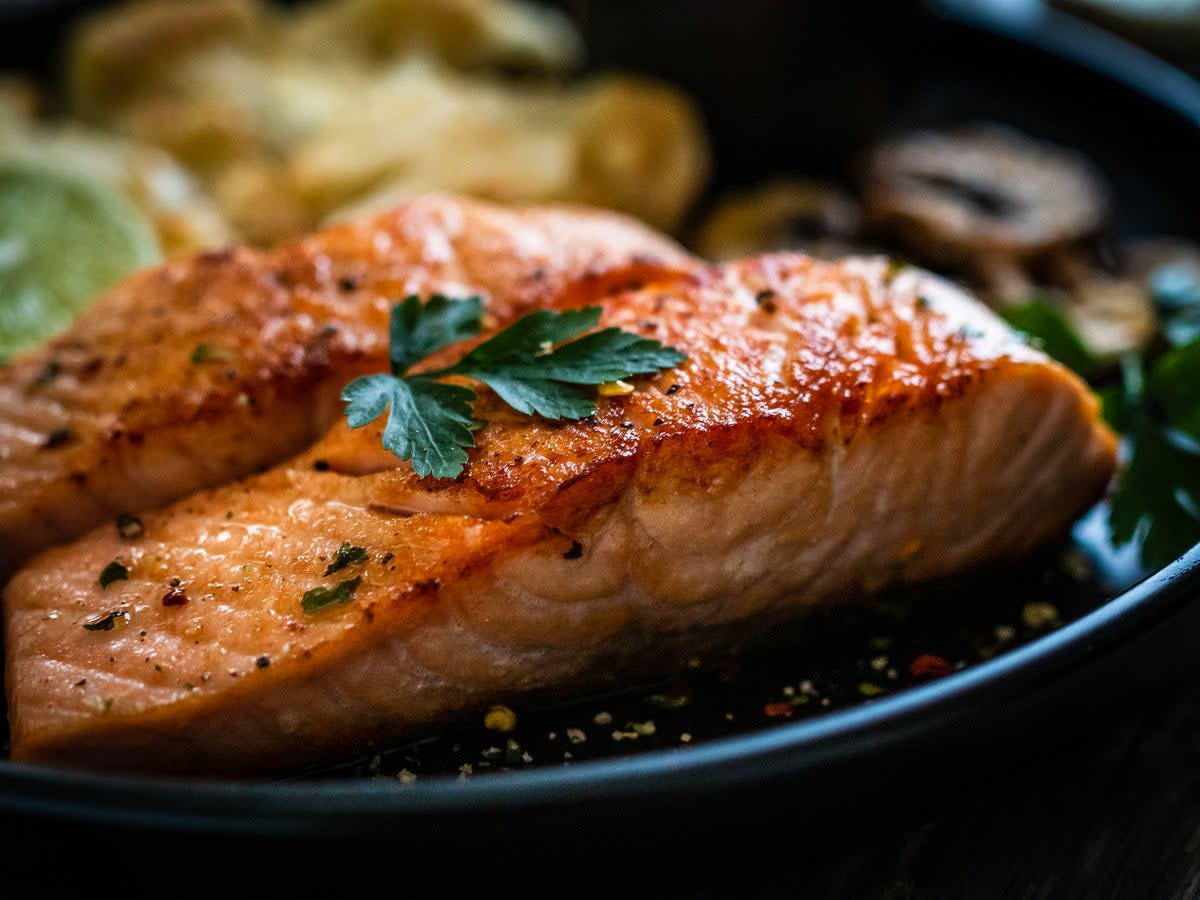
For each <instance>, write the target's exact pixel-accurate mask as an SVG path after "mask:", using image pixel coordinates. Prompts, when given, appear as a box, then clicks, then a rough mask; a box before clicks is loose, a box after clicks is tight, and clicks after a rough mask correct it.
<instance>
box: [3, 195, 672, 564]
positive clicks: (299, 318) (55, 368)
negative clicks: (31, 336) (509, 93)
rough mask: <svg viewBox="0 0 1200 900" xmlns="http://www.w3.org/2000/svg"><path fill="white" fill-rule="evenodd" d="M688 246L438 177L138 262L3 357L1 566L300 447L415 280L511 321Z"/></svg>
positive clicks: (325, 419)
mask: <svg viewBox="0 0 1200 900" xmlns="http://www.w3.org/2000/svg"><path fill="white" fill-rule="evenodd" d="M684 260H686V257H685V255H684V254H683V253H682V251H681V250H679V249H678V247H676V245H674V244H673V243H672V242H670V241H669V240H667V239H666V238H664V237H661V236H659V235H657V234H655V233H654V232H652V231H650V230H649V229H647V228H645V227H644V226H642V225H640V224H636V223H634V222H632V221H630V220H628V219H625V218H623V217H620V216H617V215H615V214H609V213H602V212H598V211H585V210H576V209H568V208H561V209H555V208H546V209H540V210H529V211H512V210H507V209H503V208H500V207H494V206H490V205H487V204H483V203H475V202H469V201H465V200H460V199H456V198H452V197H442V196H429V197H424V198H421V199H419V200H416V201H413V202H412V203H410V204H408V205H406V206H404V207H402V208H400V209H398V210H396V211H393V212H389V213H386V214H384V215H381V216H379V217H377V218H374V219H371V220H369V221H366V222H363V223H357V224H350V225H345V226H342V227H338V228H335V229H333V230H330V231H328V232H325V233H323V234H320V235H317V236H315V237H312V238H309V239H307V240H305V241H302V242H300V243H298V244H295V245H292V246H288V247H285V248H282V249H280V250H277V251H274V252H269V253H255V252H252V251H250V250H246V249H233V250H229V251H225V252H219V253H210V254H208V255H204V256H200V257H198V258H196V259H193V260H186V261H180V262H176V263H171V264H169V265H166V266H164V267H161V268H155V269H150V270H148V271H145V272H142V273H140V274H137V275H135V276H133V277H132V278H130V279H128V280H127V281H125V282H124V283H122V284H121V285H119V286H117V287H116V288H114V289H113V290H112V291H110V292H109V293H108V294H107V295H105V296H104V297H101V298H100V299H99V300H98V301H97V302H96V304H95V305H94V306H93V307H92V308H91V309H90V310H89V311H88V312H87V313H85V314H84V315H83V316H82V317H81V318H80V319H79V320H78V321H77V322H76V323H75V325H74V326H73V327H72V328H71V329H70V330H69V331H68V332H66V333H65V334H63V335H62V336H60V337H59V338H57V339H55V340H53V341H51V342H50V343H49V344H48V346H46V347H45V348H43V349H40V350H38V351H36V352H33V353H31V354H28V355H26V356H23V357H21V358H19V359H18V360H16V361H14V362H13V363H12V364H11V365H9V366H6V367H0V582H2V581H3V579H4V577H6V576H7V575H8V574H9V572H10V571H11V570H12V569H14V568H15V567H16V566H17V565H19V564H20V563H21V562H22V561H23V560H24V559H26V558H27V557H28V556H29V555H30V554H32V553H33V552H36V551H38V550H41V549H42V548H44V547H46V546H49V545H51V544H53V543H56V542H59V541H64V540H69V539H71V538H74V537H76V536H78V535H81V534H83V533H84V532H86V531H87V530H89V529H90V528H92V527H93V526H95V525H97V524H99V523H101V522H103V521H106V520H111V519H112V518H113V517H115V516H116V515H117V514H118V513H121V512H138V511H141V510H144V509H152V508H155V507H158V506H161V505H163V504H166V503H168V502H171V501H173V500H176V499H178V498H180V497H184V496H186V495H188V494H190V493H192V492H193V491H195V490H198V489H200V488H204V487H211V486H213V485H217V484H221V483H224V482H226V481H229V480H231V479H234V478H238V477H241V476H244V475H248V474H250V473H252V472H255V471H258V470H261V469H263V468H264V467H266V466H268V465H271V464H273V463H276V462H279V461H280V460H283V459H286V458H287V457H289V456H291V455H292V454H294V453H297V452H299V451H301V450H303V449H304V448H305V447H306V446H307V445H308V444H310V443H311V442H312V441H314V440H316V439H317V438H318V437H319V436H320V435H321V434H323V433H324V432H325V431H326V430H327V429H328V427H329V426H330V425H331V424H332V422H333V421H334V420H335V419H336V418H337V416H338V415H339V413H340V411H341V407H340V404H339V403H338V402H337V396H338V394H339V392H340V391H341V389H342V387H343V386H344V385H345V384H346V382H347V381H349V380H350V379H351V378H353V377H354V376H355V375H357V374H362V373H364V372H368V371H378V370H380V369H386V361H387V317H388V311H389V309H390V307H391V304H392V303H394V302H395V301H397V300H399V299H402V298H403V297H404V296H405V295H406V294H409V293H419V294H422V295H428V294H430V293H436V292H443V293H447V294H451V295H453V296H465V295H472V294H479V295H482V296H483V297H484V299H485V303H486V308H487V310H488V312H489V314H490V315H491V316H492V317H493V319H494V320H495V321H496V322H504V321H507V320H510V319H512V318H513V317H514V316H516V315H519V314H520V313H523V312H525V311H528V310H530V309H532V308H535V307H539V306H544V305H545V304H547V303H548V302H550V300H551V299H552V298H554V297H556V296H558V295H559V294H561V293H562V292H563V291H564V290H566V289H567V287H568V285H570V286H571V288H570V289H571V290H573V291H576V292H580V293H583V294H586V293H587V292H589V291H595V290H602V289H604V288H605V286H606V281H605V279H606V278H607V277H608V276H607V274H606V273H610V272H612V271H613V270H619V271H620V272H622V273H623V275H622V277H638V270H639V268H648V269H650V270H655V269H656V266H657V264H659V263H681V262H683V261H684ZM639 261H640V262H639Z"/></svg>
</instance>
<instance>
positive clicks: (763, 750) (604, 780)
mask: <svg viewBox="0 0 1200 900" xmlns="http://www.w3.org/2000/svg"><path fill="white" fill-rule="evenodd" d="M565 6H566V7H567V8H568V10H570V11H572V12H573V13H575V14H576V15H578V17H579V18H580V21H581V22H582V23H583V25H584V26H585V28H586V30H587V34H588V38H589V42H590V49H591V59H592V60H593V64H594V65H595V66H597V67H600V68H603V67H618V66H619V67H621V68H633V69H640V70H644V71H650V72H654V73H656V74H659V75H661V76H663V77H665V78H668V79H670V80H672V81H674V82H676V83H678V84H680V85H682V86H683V87H685V88H686V89H688V90H690V91H692V92H693V93H694V94H695V95H696V96H697V97H699V98H700V100H701V103H702V104H703V108H704V110H705V114H706V116H707V118H708V122H709V125H710V128H711V131H712V133H713V135H714V137H715V140H716V145H717V158H718V163H719V171H718V178H717V184H718V186H729V185H735V184H739V183H750V182H753V181H755V180H757V179H759V178H762V177H764V176H768V175H772V174H775V173H780V172H798V173H812V172H817V173H826V174H831V175H844V174H845V170H846V166H847V162H848V160H851V159H852V158H853V156H854V154H855V152H856V151H857V150H858V149H860V148H862V147H863V146H865V145H866V144H867V143H868V142H869V141H871V140H872V139H873V138H874V137H875V136H877V135H879V134H881V133H883V132H884V131H886V130H888V129H892V128H896V127H902V126H908V125H916V124H937V123H954V122H961V121H969V120H979V119H987V120H991V121H999V122H1005V123H1009V124H1011V125H1014V126H1016V127H1018V128H1021V129H1024V130H1026V131H1028V132H1030V133H1031V134H1033V135H1036V136H1038V137H1043V138H1046V139H1050V140H1054V141H1057V142H1060V143H1063V144H1066V145H1070V146H1075V147H1078V148H1079V149H1081V150H1082V151H1084V152H1085V153H1086V154H1087V155H1089V156H1090V157H1092V159H1093V160H1094V161H1095V162H1096V163H1097V164H1098V165H1099V166H1100V167H1101V168H1102V169H1103V171H1104V172H1105V174H1106V175H1107V176H1108V178H1109V179H1110V181H1111V182H1112V185H1113V188H1114V193H1115V200H1116V208H1117V215H1116V220H1117V224H1118V227H1119V229H1120V230H1121V231H1122V232H1124V233H1127V234H1178V235H1187V236H1189V237H1191V238H1193V239H1196V238H1200V233H1197V225H1196V224H1195V223H1196V219H1195V215H1194V211H1195V209H1196V208H1198V207H1200V179H1196V178H1195V160H1196V159H1200V87H1197V86H1196V85H1195V84H1193V83H1192V82H1191V81H1189V80H1188V79H1187V78H1186V77H1184V76H1182V75H1180V74H1179V73H1178V72H1177V71H1175V70H1173V69H1171V68H1169V67H1167V66H1165V65H1163V64H1161V63H1159V62H1157V61H1156V60H1154V59H1152V58H1149V57H1147V56H1145V55H1144V54H1141V53H1140V52H1138V51H1135V50H1133V49H1132V48H1130V47H1127V46H1125V45H1123V44H1122V43H1120V42H1119V41H1116V40H1115V39H1112V38H1110V37H1108V36H1107V35H1105V34H1103V33H1101V32H1099V31H1096V30H1094V29H1092V28H1090V27H1089V26H1085V25H1083V24H1081V23H1078V22H1076V21H1073V20H1070V19H1066V18H1063V17H1061V16H1050V17H1048V18H1046V19H1045V20H1044V21H1042V22H1037V23H1035V22H1031V21H1028V20H1022V19H1003V18H995V17H989V16H985V15H981V14H979V13H976V12H973V11H972V10H973V6H969V5H966V4H957V3H941V4H933V5H926V6H911V7H910V6H907V5H905V4H899V3H898V4H891V5H888V10H887V11H886V12H880V11H878V10H876V9H875V8H874V7H875V5H874V4H861V5H859V4H838V3H833V2H829V3H819V2H817V3H787V2H782V0H780V2H771V3H767V2H764V3H761V4H736V5H735V4H729V3H724V2H716V0H712V2H693V3H690V4H688V5H687V11H686V13H683V12H681V8H680V6H679V5H678V4H672V3H667V2H663V3H654V2H647V3H642V4H640V5H637V6H634V5H632V4H626V3H599V2H597V3H567V4H565ZM747 7H749V9H750V10H752V14H751V12H748V11H747ZM18 12H19V14H18V15H17V16H16V20H15V21H16V22H17V24H18V25H19V26H21V27H20V28H17V27H14V28H10V29H9V30H8V31H7V33H6V35H5V37H4V39H3V41H2V42H5V43H8V44H9V45H10V46H9V47H8V48H7V49H9V50H11V53H9V55H8V56H7V57H6V58H7V59H9V60H13V61H15V62H16V63H28V64H29V65H31V66H32V65H35V64H38V63H39V62H40V63H43V64H44V63H45V61H46V59H47V58H48V57H47V56H46V55H45V53H44V48H45V47H46V46H50V43H49V42H51V41H52V40H53V39H54V36H55V34H56V33H57V29H58V28H59V27H60V23H59V22H51V21H49V20H48V19H47V18H46V17H45V14H44V12H43V13H42V14H40V15H38V16H35V15H34V14H32V13H29V12H28V11H27V10H26V11H25V12H23V13H22V12H20V11H18ZM22 36H24V37H22ZM39 42H41V46H42V48H43V50H42V51H41V53H40V55H39V52H38V51H37V50H32V49H31V48H32V47H37V46H38V45H39ZM1102 513H1103V511H1102V510H1096V511H1093V514H1092V515H1091V516H1089V517H1088V518H1087V519H1085V520H1084V522H1082V523H1081V525H1080V526H1079V527H1078V528H1077V529H1076V532H1075V534H1074V535H1073V537H1072V539H1071V540H1069V541H1068V542H1066V543H1065V544H1063V545H1061V546H1058V547H1052V548H1049V549H1047V550H1046V551H1045V552H1044V553H1042V554H1039V555H1038V556H1037V557H1036V558H1033V559H1030V560H1028V561H1026V562H1024V563H1022V564H1021V565H1018V566H1012V567H1007V568H1005V569H1003V570H994V571H990V572H987V573H976V574H975V575H972V576H970V577H968V578H965V579H960V580H956V581H947V582H943V583H939V584H936V585H929V586H925V587H922V588H920V589H916V590H913V591H911V592H908V593H906V594H903V595H901V594H895V595H890V596H889V597H887V598H885V599H883V600H881V601H879V602H874V603H872V604H871V605H869V606H865V607H859V608H855V609H852V610H847V611H844V612H842V613H839V614H837V615H831V616H829V617H828V618H826V619H822V620H821V621H819V622H817V621H814V622H810V623H807V624H806V626H805V629H804V632H803V633H802V634H798V635H796V636H795V637H794V639H792V638H789V639H786V640H781V641H780V642H779V643H778V644H777V645H775V646H774V647H772V648H765V649H760V650H757V651H754V652H746V653H741V654H731V655H730V656H728V657H727V658H724V659H719V660H705V661H702V664H701V665H700V666H698V667H697V668H696V669H694V670H689V671H688V672H686V673H683V674H682V675H680V676H679V677H678V678H674V679H670V680H666V681H663V682H659V683H654V684H644V685H636V686H630V687H629V688H628V689H627V690H622V691H615V692H613V693H611V694H608V695H605V696H599V697H588V698H584V699H581V700H578V701H575V702H572V703H570V704H563V705H559V706H555V707H552V708H541V709H529V710H519V711H518V713H519V716H518V727H517V729H516V730H515V731H513V732H511V733H509V734H498V733H497V732H494V731H489V730H487V729H486V728H484V727H483V725H482V723H468V724H467V725H466V726H464V727H462V728H460V729H457V730H454V731H450V732H446V733H444V734H439V735H435V736H431V737H430V738H429V739H427V740H423V741H418V742H415V743H413V744H410V745H406V746H403V747H390V748H372V751H371V752H368V753H365V754H364V755H363V756H362V757H361V758H357V759H353V760H347V761H346V763H345V764H344V765H342V766H339V767H334V768H328V769H324V770H321V771H313V772H306V773H303V774H302V775H300V776H295V777H289V778H285V779H280V780H272V781H263V780H256V781H212V780H202V781H195V780H167V779H160V778H155V779H143V778H125V777H111V776H101V775H93V774H87V773H82V772H64V771H56V770H50V769H44V768H39V767H35V766H27V765H18V764H13V763H10V762H7V761H0V810H3V811H6V812H7V813H8V814H9V815H10V816H11V817H12V818H13V821H21V822H25V823H29V824H30V827H34V828H35V829H36V828H38V827H40V828H46V827H48V826H54V825H57V824H61V825H62V826H63V827H67V826H71V827H76V828H83V827H91V826H95V825H103V826H105V827H106V828H126V829H141V831H127V832H124V833H125V834H134V833H138V834H142V835H145V834H149V833H151V832H150V831H149V829H153V830H154V831H155V832H157V833H159V834H160V835H161V834H164V833H165V834H175V835H179V836H180V838H181V839H188V838H195V837H199V836H202V835H215V834H223V835H228V834H235V835H250V834H254V835H259V836H262V835H267V836H276V837H291V838H299V837H300V836H304V835H309V836H343V835H354V836H358V837H366V836H374V837H380V836H383V837H386V839H387V840H388V841H403V844H397V846H403V847H405V848H406V858H407V859H408V860H409V862H410V863H413V862H414V860H415V859H417V858H421V857H422V855H423V854H424V853H426V852H432V851H433V850H434V849H435V848H441V849H442V850H443V851H444V849H445V847H446V842H447V841H453V843H454V845H455V846H462V847H470V848H471V852H472V853H473V854H475V856H476V858H478V857H479V856H480V855H484V854H496V853H498V852H500V851H503V850H505V849H506V848H512V847H514V846H517V845H519V844H522V842H523V840H524V837H525V836H528V835H530V834H536V835H538V842H539V847H540V848H541V849H542V850H543V851H545V852H552V853H562V852H566V851H567V850H568V849H569V848H570V847H579V846H594V845H595V844H594V842H595V841H597V840H599V841H602V842H606V845H609V846H616V845H618V844H620V845H629V844H630V842H631V841H632V842H641V844H642V845H643V846H648V845H656V844H662V843H664V842H667V841H668V836H670V838H669V839H670V842H671V843H672V844H674V843H675V839H677V838H680V837H685V838H687V839H688V840H692V839H694V838H696V837H701V836H704V837H708V838H710V839H712V838H713V837H714V834H713V827H714V822H717V821H719V822H720V823H721V828H720V833H721V834H722V835H724V836H726V837H728V836H729V835H732V834H734V833H736V832H737V830H738V829H739V828H742V827H744V826H745V825H746V823H749V822H753V821H757V820H761V819H762V818H763V817H764V816H771V817H773V820H774V821H786V822H787V823H788V825H789V827H794V828H797V829H801V830H803V829H806V828H807V829H810V830H811V829H814V828H819V827H821V823H822V822H825V821H827V820H828V818H829V817H830V816H835V815H837V814H838V812H839V811H844V810H845V809H846V808H847V807H848V806H852V807H854V808H856V809H859V810H862V809H872V808H877V807H879V799H880V798H882V797H885V796H886V797H890V796H893V794H894V788H895V787H896V785H897V784H899V783H904V784H924V783H928V781H929V779H930V778H931V777H932V778H935V779H936V778H937V777H940V775H939V773H942V772H944V771H948V767H950V766H951V765H952V764H954V763H955V762H956V761H957V762H959V763H961V762H962V761H963V760H966V759H970V758H972V757H973V755H974V754H976V753H978V752H979V751H980V749H981V748H983V747H989V748H991V749H993V750H994V749H995V748H996V747H1005V748H1009V749H1010V750H1011V752H1014V753H1015V752H1021V751H1022V750H1023V749H1025V750H1027V749H1029V745H1030V743H1031V736H1033V735H1042V734H1050V733H1052V732H1053V731H1054V730H1055V729H1056V728H1057V729H1061V728H1063V727H1067V726H1069V725H1070V724H1071V723H1075V722H1079V721H1081V720H1083V719H1087V718H1095V717H1096V716H1098V715H1102V714H1103V710H1104V709H1105V708H1111V705H1112V704H1113V703H1114V702H1129V701H1130V700H1131V699H1135V698H1136V696H1137V693H1136V692H1137V691H1146V690H1152V689H1154V687H1155V686H1156V685H1158V684H1162V683H1164V682H1165V681H1167V680H1169V679H1170V678H1171V677H1173V675H1174V674H1175V673H1176V672H1177V671H1179V666H1180V665H1181V664H1182V662H1183V661H1185V660H1186V659H1187V658H1188V657H1189V655H1191V654H1193V653H1194V650H1195V647H1194V642H1193V641H1190V640H1189V639H1188V638H1187V635H1188V634H1189V633H1191V632H1192V630H1193V629H1194V626H1195V623H1194V622H1192V621H1191V620H1193V619H1195V618H1197V613H1196V612H1195V611H1194V610H1192V609H1191V608H1190V607H1189V601H1190V600H1191V598H1192V596H1193V594H1194V593H1195V592H1196V590H1197V588H1200V552H1198V551H1197V550H1193V551H1192V552H1191V553H1189V554H1188V555H1186V556H1184V557H1183V558H1181V559H1179V560H1177V561H1176V562H1174V563H1172V564H1171V565H1169V566H1167V567H1166V568H1165V569H1163V570H1162V571H1159V572H1156V573H1153V574H1151V575H1150V576H1149V577H1145V578H1143V575H1144V574H1145V573H1140V572H1138V571H1136V570H1135V569H1133V568H1132V567H1131V566H1130V564H1129V554H1128V552H1127V553H1125V554H1115V555H1114V554H1112V553H1111V552H1109V549H1108V548H1107V547H1106V546H1105V545H1104V543H1103V541H1102V540H1099V539H1097V537H1096V535H1097V534H1098V531H1097V527H1096V526H1097V524H1098V522H1099V521H1100V520H1099V518H1098V517H1099V516H1100V515H1102ZM1030 604H1034V608H1033V610H1032V612H1031V610H1030ZM946 664H949V666H950V667H951V668H952V669H953V670H954V671H952V672H950V673H949V674H947V673H946V672H945V671H944V669H945V666H946ZM1134 670H1136V671H1137V672H1138V673H1139V674H1138V677H1137V679H1131V678H1130V677H1129V673H1130V672H1131V671H1134ZM414 775H415V779H414V778H413V777H412V776H414ZM97 833H98V832H95V831H93V832H90V835H91V836H92V837H94V836H95V835H96V834H97ZM451 836H452V837H451ZM709 846H711V844H710V845H709Z"/></svg>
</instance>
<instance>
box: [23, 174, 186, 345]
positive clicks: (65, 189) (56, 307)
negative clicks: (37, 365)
mask: <svg viewBox="0 0 1200 900" xmlns="http://www.w3.org/2000/svg"><path fill="white" fill-rule="evenodd" d="M161 258H162V252H161V250H160V249H159V245H158V239H157V238H156V237H155V234H154V229H153V227H152V226H151V225H150V223H149V222H148V221H147V220H146V218H145V217H144V216H143V215H142V214H141V213H140V212H138V210H137V209H136V208H135V207H134V206H133V205H132V204H130V202H129V201H128V200H126V199H125V198H124V197H123V196H122V195H121V194H120V193H118V192H117V191H115V190H113V189H111V188H108V187H106V186H104V185H102V184H98V183H95V182H91V181H86V180H84V179H81V178H77V177H75V176H72V175H70V174H67V173H64V172H60V171H56V170H54V169H49V168H44V167H41V166H37V165H34V164H30V163H26V162H0V360H3V359H6V358H8V357H10V356H12V355H13V354H14V353H17V352H20V351H22V350H26V349H28V348H30V347H33V346H35V345H37V344H38V343H40V342H41V341H43V340H45V339H46V338H48V337H51V336H52V335H55V334H57V333H58V332H60V331H62V330H64V329H65V328H66V327H67V326H68V325H70V324H71V321H72V320H73V319H74V318H75V316H76V315H77V314H78V313H79V312H80V311H82V310H83V309H84V308H85V307H87V306H88V305H89V304H90V303H91V302H92V301H93V300H94V299H95V298H96V297H97V296H98V295H99V294H100V293H101V292H102V291H104V290H106V289H108V288H109V287H112V285H114V284H115V283H116V282H117V281H119V280H120V279H121V278H122V277H124V276H125V275H127V274H129V273H130V272H132V271H134V270H135V269H139V268H141V267H143V266H147V265H150V264H151V263H154V262H157V261H158V260H159V259H161Z"/></svg>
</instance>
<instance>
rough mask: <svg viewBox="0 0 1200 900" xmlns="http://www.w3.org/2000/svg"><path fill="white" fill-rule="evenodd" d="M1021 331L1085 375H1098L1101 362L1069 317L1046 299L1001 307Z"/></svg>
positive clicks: (1002, 311)
mask: <svg viewBox="0 0 1200 900" xmlns="http://www.w3.org/2000/svg"><path fill="white" fill-rule="evenodd" d="M997 313H998V314H999V316H1000V318H1002V319H1004V321H1006V322H1007V323H1008V324H1009V325H1011V326H1012V327H1013V328H1015V329H1016V330H1017V331H1020V332H1023V333H1024V334H1025V335H1026V336H1028V337H1029V338H1030V341H1031V343H1033V345H1034V346H1035V347H1037V348H1038V349H1040V350H1041V351H1042V352H1044V353H1045V354H1046V355H1047V356H1050V357H1053V358H1054V359H1056V360H1058V361H1059V362H1060V363H1062V364H1063V365H1064V366H1066V367H1067V368H1069V369H1074V370H1075V372H1077V373H1078V374H1080V375H1082V376H1083V377H1084V378H1087V377H1090V376H1091V375H1093V374H1095V372H1096V370H1097V368H1098V363H1097V361H1096V357H1095V355H1094V354H1093V353H1092V351H1091V350H1089V349H1088V348H1087V345H1086V344H1084V342H1083V340H1082V339H1081V338H1080V337H1079V335H1078V334H1077V333H1076V331H1075V329H1074V327H1072V325H1071V323H1070V322H1068V321H1067V319H1066V317H1065V316H1064V315H1063V314H1062V313H1060V312H1059V311H1058V310H1057V309H1055V308H1054V306H1052V305H1051V304H1050V303H1048V302H1046V301H1045V300H1038V299H1033V300H1030V301H1029V302H1028V303H1022V304H1019V305H1015V306H1006V307H1003V308H1001V309H999V310H997Z"/></svg>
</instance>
